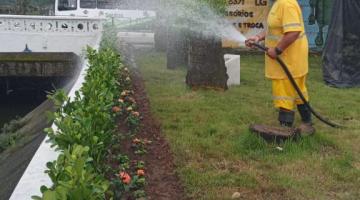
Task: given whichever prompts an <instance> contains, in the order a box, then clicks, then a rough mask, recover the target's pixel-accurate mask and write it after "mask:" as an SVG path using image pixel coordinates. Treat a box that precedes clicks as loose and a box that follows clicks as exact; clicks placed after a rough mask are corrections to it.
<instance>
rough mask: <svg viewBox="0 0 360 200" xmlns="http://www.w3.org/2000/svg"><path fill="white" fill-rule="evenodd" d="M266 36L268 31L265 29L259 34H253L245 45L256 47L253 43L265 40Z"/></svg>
mask: <svg viewBox="0 0 360 200" xmlns="http://www.w3.org/2000/svg"><path fill="white" fill-rule="evenodd" d="M265 36H266V31H263V32H261V33H259V34H257V35H254V36H251V37H249V38H248V39H247V40H246V41H245V45H246V46H247V47H252V48H254V47H253V45H252V44H253V43H258V42H260V41H263V40H265Z"/></svg>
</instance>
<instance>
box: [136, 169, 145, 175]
mask: <svg viewBox="0 0 360 200" xmlns="http://www.w3.org/2000/svg"><path fill="white" fill-rule="evenodd" d="M136 174H137V175H138V176H145V171H144V170H143V169H138V170H137V171H136Z"/></svg>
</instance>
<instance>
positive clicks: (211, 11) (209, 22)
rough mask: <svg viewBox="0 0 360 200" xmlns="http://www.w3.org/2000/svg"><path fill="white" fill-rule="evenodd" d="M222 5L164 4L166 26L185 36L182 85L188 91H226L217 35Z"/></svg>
mask: <svg viewBox="0 0 360 200" xmlns="http://www.w3.org/2000/svg"><path fill="white" fill-rule="evenodd" d="M226 3H227V1H226V0H197V1H194V0H177V1H170V2H168V6H167V8H166V10H167V11H170V12H169V13H168V16H167V24H170V25H171V26H173V27H174V29H175V30H177V31H178V32H185V36H186V40H185V41H188V42H189V43H188V46H187V45H184V46H185V48H187V49H185V51H186V52H188V56H187V57H186V58H188V60H187V63H188V73H187V76H186V83H187V85H188V86H190V87H191V88H199V87H206V88H220V89H227V79H228V76H227V74H226V67H225V61H224V57H223V53H222V43H221V36H220V35H219V34H218V32H219V31H221V30H220V29H221V23H222V22H223V21H224V20H223V16H224V15H223V13H224V11H225V8H226ZM219 16H220V17H219ZM179 30H181V31H179ZM177 46H179V45H177ZM168 48H169V46H168ZM178 49H180V48H178ZM179 56H181V55H179Z"/></svg>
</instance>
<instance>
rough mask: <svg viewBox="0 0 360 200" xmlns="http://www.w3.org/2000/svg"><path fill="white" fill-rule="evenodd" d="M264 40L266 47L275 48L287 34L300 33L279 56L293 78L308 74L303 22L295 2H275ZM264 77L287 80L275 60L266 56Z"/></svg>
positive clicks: (285, 0)
mask: <svg viewBox="0 0 360 200" xmlns="http://www.w3.org/2000/svg"><path fill="white" fill-rule="evenodd" d="M267 23H268V28H267V34H266V38H265V45H266V46H267V47H276V46H277V44H278V42H279V41H280V39H281V38H282V37H283V35H284V34H285V33H287V32H293V31H300V32H301V33H300V36H299V38H298V39H297V40H296V41H295V42H294V43H292V44H291V45H290V46H289V47H288V48H287V49H286V50H285V51H284V52H283V54H281V56H280V57H281V58H282V59H283V60H284V62H285V63H286V65H287V66H288V68H289V70H290V72H291V73H292V75H293V76H294V78H299V77H302V76H305V75H306V74H307V73H308V67H309V66H308V53H309V45H308V40H307V37H306V34H305V27H304V21H303V17H302V12H301V9H300V6H299V4H298V2H297V1H296V0H276V1H275V3H274V5H273V6H272V8H271V10H270V13H269V17H268V21H267ZM265 75H266V77H267V78H270V79H287V76H286V74H285V73H284V72H283V70H282V68H281V66H280V65H279V64H278V63H277V62H276V60H273V59H271V58H270V57H268V56H266V58H265Z"/></svg>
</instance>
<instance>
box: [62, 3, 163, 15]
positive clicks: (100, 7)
mask: <svg viewBox="0 0 360 200" xmlns="http://www.w3.org/2000/svg"><path fill="white" fill-rule="evenodd" d="M118 4H119V3H116V0H55V15H57V16H83V17H104V16H106V17H116V18H124V19H130V20H136V19H142V18H149V17H155V15H156V14H155V12H154V11H147V10H122V9H118V8H119V7H121V6H120V5H118Z"/></svg>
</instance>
